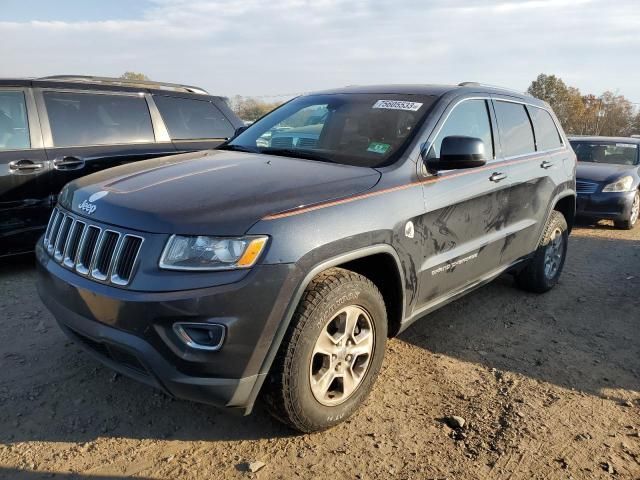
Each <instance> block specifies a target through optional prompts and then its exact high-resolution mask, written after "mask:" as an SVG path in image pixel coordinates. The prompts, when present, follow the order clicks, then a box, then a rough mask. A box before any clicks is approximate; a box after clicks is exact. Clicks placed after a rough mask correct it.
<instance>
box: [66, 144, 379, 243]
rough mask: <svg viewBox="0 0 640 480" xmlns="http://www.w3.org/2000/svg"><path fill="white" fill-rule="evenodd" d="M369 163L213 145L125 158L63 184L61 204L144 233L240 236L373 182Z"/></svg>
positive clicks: (374, 172) (374, 173) (373, 172)
mask: <svg viewBox="0 0 640 480" xmlns="http://www.w3.org/2000/svg"><path fill="white" fill-rule="evenodd" d="M379 178H380V173H379V172H378V171H377V170H374V169H372V168H363V167H352V166H346V165H337V164H332V163H326V162H318V161H313V160H303V159H297V158H288V157H279V156H273V155H259V154H252V153H241V152H230V151H223V150H214V151H207V152H196V153H189V154H182V155H175V156H172V157H162V158H156V159H153V160H145V161H141V162H135V163H130V164H128V165H123V166H121V167H116V168H112V169H109V170H104V171H102V172H98V173H95V174H93V175H89V176H86V177H83V178H81V179H78V180H76V181H74V182H71V183H70V184H68V185H67V186H66V187H65V189H64V190H63V192H62V193H61V195H60V200H59V201H60V204H61V205H62V206H63V207H65V208H67V209H69V210H72V211H73V212H75V213H77V214H79V215H82V216H85V217H88V218H91V219H95V220H96V221H99V222H104V223H109V224H112V225H119V226H122V227H127V228H132V229H136V230H140V231H145V232H153V233H181V234H202V235H204V234H208V235H222V236H227V235H242V234H244V233H245V232H246V231H247V230H248V229H249V228H250V227H251V226H252V225H253V224H254V223H256V222H257V221H259V220H260V219H261V218H263V217H265V216H266V215H269V214H273V213H278V212H282V211H285V210H290V209H293V208H296V207H300V206H306V205H313V204H315V203H319V202H324V201H327V200H334V199H339V198H343V197H346V196H350V195H354V194H356V193H360V192H363V191H365V190H368V189H370V188H371V187H373V186H374V185H375V184H376V183H377V182H378V180H379Z"/></svg>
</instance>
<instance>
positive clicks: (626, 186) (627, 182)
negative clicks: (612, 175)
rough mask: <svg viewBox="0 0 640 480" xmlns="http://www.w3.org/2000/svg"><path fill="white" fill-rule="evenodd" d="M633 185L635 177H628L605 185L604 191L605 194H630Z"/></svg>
mask: <svg viewBox="0 0 640 480" xmlns="http://www.w3.org/2000/svg"><path fill="white" fill-rule="evenodd" d="M632 184H633V177H631V176H628V175H627V176H626V177H622V178H621V179H619V180H616V181H615V182H613V183H610V184H609V185H605V187H604V188H603V189H602V191H603V192H628V191H629V190H631V185H632Z"/></svg>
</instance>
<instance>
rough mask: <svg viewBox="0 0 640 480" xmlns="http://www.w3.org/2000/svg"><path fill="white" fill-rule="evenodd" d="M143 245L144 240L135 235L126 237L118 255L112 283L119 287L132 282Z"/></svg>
mask: <svg viewBox="0 0 640 480" xmlns="http://www.w3.org/2000/svg"><path fill="white" fill-rule="evenodd" d="M141 245H142V238H140V237H135V236H133V235H125V236H124V238H123V239H122V242H121V243H120V247H119V250H118V253H117V254H116V258H117V260H116V263H115V267H114V269H113V274H112V275H111V282H113V283H115V284H117V285H126V284H127V283H129V280H131V274H132V272H133V267H134V266H135V263H136V260H137V258H138V252H140V246H141Z"/></svg>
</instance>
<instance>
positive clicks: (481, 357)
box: [0, 225, 640, 480]
mask: <svg viewBox="0 0 640 480" xmlns="http://www.w3.org/2000/svg"><path fill="white" fill-rule="evenodd" d="M569 249H570V250H569V259H568V261H567V264H566V266H565V271H564V274H563V276H562V279H561V282H560V284H559V285H558V287H557V288H556V289H554V290H553V291H552V292H549V293H548V294H546V295H542V296H538V295H533V294H526V293H523V292H520V291H518V290H516V289H515V288H513V282H512V280H511V278H510V277H504V278H500V279H498V280H497V281H495V282H494V283H492V284H491V285H488V286H486V287H484V288H482V289H480V290H478V291H476V292H474V293H473V294H471V295H468V296H467V297H465V298H464V299H461V300H459V301H457V302H455V303H453V304H451V305H449V306H447V307H445V308H443V309H441V310H439V311H437V312H435V313H434V314H432V315H430V316H428V317H427V318H424V319H422V320H421V321H419V322H418V323H417V324H414V326H413V327H411V328H410V329H409V330H408V331H406V332H404V333H403V334H402V335H401V336H400V337H399V338H397V339H394V340H392V341H391V342H390V343H389V347H388V350H387V356H386V358H385V364H384V367H383V371H382V374H381V377H380V378H379V379H378V382H377V383H376V386H375V388H374V391H373V393H372V395H371V396H370V398H369V400H368V401H367V403H366V405H364V407H363V408H362V409H361V410H360V411H359V412H358V413H357V414H356V415H355V416H354V417H353V418H352V419H351V420H349V421H348V422H346V423H344V424H342V425H340V426H338V427H336V428H334V429H332V430H330V431H327V432H324V433H320V434H314V435H296V434H293V433H292V432H290V431H288V430H287V429H285V428H284V427H282V426H281V425H280V424H278V423H277V422H275V421H274V420H272V419H271V418H270V417H269V416H268V415H267V413H266V412H265V411H264V409H263V408H262V407H261V406H258V407H257V408H256V411H255V412H254V414H253V415H252V416H249V417H241V416H237V415H233V414H230V413H229V412H225V411H219V410H216V409H214V408H211V407H208V406H204V405H197V404H194V403H189V402H184V401H178V400H173V399H170V398H168V397H166V396H165V395H163V394H162V393H159V392H156V391H154V390H153V389H151V388H149V387H146V386H143V385H139V384H137V383H135V382H134V381H131V380H129V379H127V378H124V377H121V376H119V375H115V374H114V373H112V372H111V371H109V370H108V369H106V368H104V367H102V366H100V365H98V364H96V363H95V362H94V360H93V359H92V358H90V357H89V356H88V355H87V354H85V353H84V352H83V351H81V350H80V349H79V348H78V347H77V346H76V345H74V344H73V343H71V342H69V341H68V340H67V339H66V338H65V337H64V336H63V334H62V333H61V332H60V331H59V329H58V328H57V326H56V325H55V322H54V320H53V318H52V317H51V315H50V314H49V313H48V312H47V311H46V310H45V308H44V307H43V306H42V304H41V303H40V301H39V300H38V298H37V294H36V292H35V288H34V268H33V266H32V265H33V258H22V259H13V260H11V261H4V262H2V263H0V292H1V293H0V322H1V323H0V325H1V327H2V328H1V329H0V477H2V478H4V477H6V478H14V477H19V478H26V479H32V478H44V477H56V478H96V477H102V478H105V477H107V478H120V477H126V476H130V475H133V476H138V477H142V478H198V479H200V478H202V479H205V478H206V479H211V478H258V479H260V478H262V479H267V478H269V479H271V478H283V479H289V478H318V479H324V478H332V479H341V478H359V479H389V478H400V479H405V478H406V479H417V478H419V479H456V480H457V479H485V478H486V479H556V478H557V479H571V478H573V479H598V478H613V479H618V478H619V479H622V478H625V479H640V329H639V328H638V323H639V321H640V315H639V313H638V312H639V311H640V227H638V228H636V229H635V230H633V231H630V232H625V231H618V230H613V229H612V228H610V227H608V226H606V225H599V226H596V227H581V228H577V229H576V230H575V231H574V233H573V235H572V237H571V239H570V246H569ZM451 416H459V417H462V418H463V419H464V420H465V422H464V426H463V427H462V428H460V427H457V428H451V427H450V426H449V425H448V424H451V425H454V423H455V422H454V421H453V420H452V419H450V418H449V417H451ZM252 462H262V463H264V466H262V463H252ZM250 464H251V465H250ZM249 467H251V468H249ZM258 467H261V468H260V469H259V470H258V471H257V472H256V473H252V472H251V471H250V470H252V469H256V468H258Z"/></svg>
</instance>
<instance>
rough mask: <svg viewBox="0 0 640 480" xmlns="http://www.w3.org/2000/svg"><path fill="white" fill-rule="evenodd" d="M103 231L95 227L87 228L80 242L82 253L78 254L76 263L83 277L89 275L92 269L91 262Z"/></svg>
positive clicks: (77, 269)
mask: <svg viewBox="0 0 640 480" xmlns="http://www.w3.org/2000/svg"><path fill="white" fill-rule="evenodd" d="M100 232H101V229H100V228H99V227H96V226H94V225H90V226H89V227H87V229H86V231H85V233H84V236H83V237H82V239H81V240H80V252H79V253H78V262H77V263H76V271H77V272H78V273H81V274H82V275H87V274H88V273H89V269H90V268H91V262H92V261H93V257H94V254H95V251H96V245H97V244H98V237H100Z"/></svg>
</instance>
